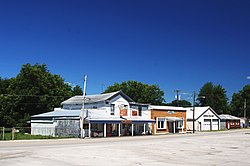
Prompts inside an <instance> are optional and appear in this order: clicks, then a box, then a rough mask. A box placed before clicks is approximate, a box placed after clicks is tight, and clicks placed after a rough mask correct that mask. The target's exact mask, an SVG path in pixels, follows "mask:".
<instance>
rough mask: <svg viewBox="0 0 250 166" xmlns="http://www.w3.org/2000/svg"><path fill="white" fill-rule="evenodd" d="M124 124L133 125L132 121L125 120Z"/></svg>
mask: <svg viewBox="0 0 250 166" xmlns="http://www.w3.org/2000/svg"><path fill="white" fill-rule="evenodd" d="M122 124H132V120H123V121H122Z"/></svg>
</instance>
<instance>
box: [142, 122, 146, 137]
mask: <svg viewBox="0 0 250 166" xmlns="http://www.w3.org/2000/svg"><path fill="white" fill-rule="evenodd" d="M143 132H144V134H145V135H146V123H143Z"/></svg>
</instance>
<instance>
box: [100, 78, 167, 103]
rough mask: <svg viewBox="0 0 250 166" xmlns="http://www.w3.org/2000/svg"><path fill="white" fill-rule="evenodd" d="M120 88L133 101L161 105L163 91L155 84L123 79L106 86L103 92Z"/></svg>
mask: <svg viewBox="0 0 250 166" xmlns="http://www.w3.org/2000/svg"><path fill="white" fill-rule="evenodd" d="M119 90H122V91H123V92H124V93H125V94H126V95H128V96H129V97H130V98H131V99H133V100H134V101H135V102H139V103H146V104H155V105H163V102H164V101H165V100H164V98H163V96H164V92H163V91H162V90H161V89H160V88H159V86H157V85H148V84H143V83H141V82H137V81H124V82H122V83H121V84H119V83H115V84H114V85H112V86H109V87H107V89H106V90H105V91H104V93H109V92H114V91H119Z"/></svg>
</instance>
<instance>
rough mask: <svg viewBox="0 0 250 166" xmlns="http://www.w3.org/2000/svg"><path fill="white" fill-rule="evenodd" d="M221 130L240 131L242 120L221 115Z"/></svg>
mask: <svg viewBox="0 0 250 166" xmlns="http://www.w3.org/2000/svg"><path fill="white" fill-rule="evenodd" d="M220 119H221V126H220V127H221V129H238V128H240V121H241V119H240V118H238V117H235V116H232V115H228V114H221V115H220Z"/></svg>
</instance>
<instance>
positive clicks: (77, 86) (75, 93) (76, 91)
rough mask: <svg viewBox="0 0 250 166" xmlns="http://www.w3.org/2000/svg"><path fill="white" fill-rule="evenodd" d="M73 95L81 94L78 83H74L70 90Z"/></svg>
mask: <svg viewBox="0 0 250 166" xmlns="http://www.w3.org/2000/svg"><path fill="white" fill-rule="evenodd" d="M72 93H73V96H76V95H83V91H82V88H81V87H80V86H79V85H76V86H75V87H74V88H73V90H72Z"/></svg>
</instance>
